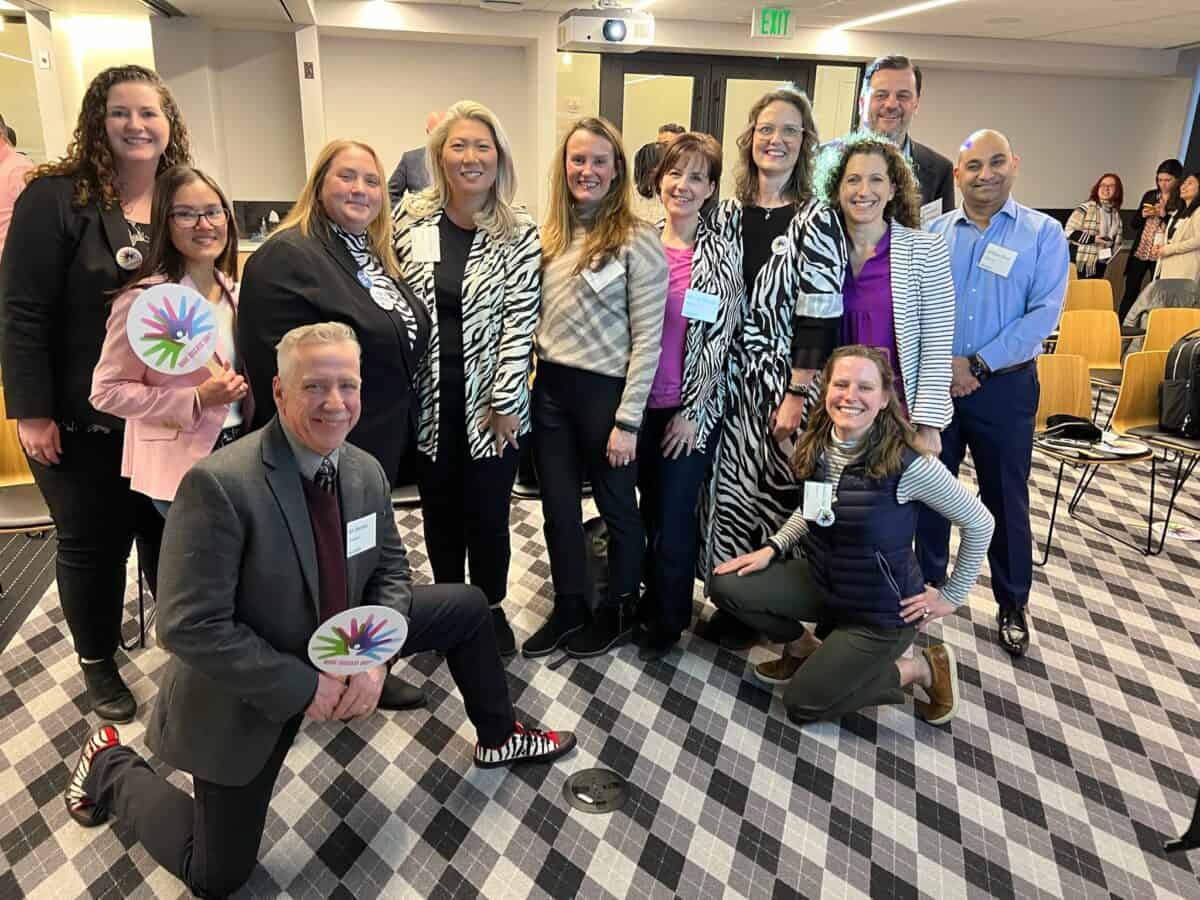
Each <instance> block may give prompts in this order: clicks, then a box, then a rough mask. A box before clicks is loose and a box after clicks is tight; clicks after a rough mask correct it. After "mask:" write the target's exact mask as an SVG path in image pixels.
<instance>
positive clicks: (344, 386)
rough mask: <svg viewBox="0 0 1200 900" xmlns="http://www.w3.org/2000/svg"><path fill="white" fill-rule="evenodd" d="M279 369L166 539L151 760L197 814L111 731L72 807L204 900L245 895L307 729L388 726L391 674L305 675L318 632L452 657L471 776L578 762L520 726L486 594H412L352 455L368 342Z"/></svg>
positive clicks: (381, 669) (562, 736)
mask: <svg viewBox="0 0 1200 900" xmlns="http://www.w3.org/2000/svg"><path fill="white" fill-rule="evenodd" d="M277 350H278V354H279V356H278V363H279V375H278V376H276V378H275V382H274V393H275V404H276V407H277V409H278V415H277V416H276V418H275V419H273V420H272V421H271V422H270V424H268V425H267V426H266V427H265V428H263V429H261V430H259V431H257V432H254V433H253V434H250V435H248V436H247V437H244V438H242V439H241V440H239V441H236V442H234V443H233V444H230V445H229V446H228V447H225V448H223V449H221V450H219V451H217V452H216V453H213V454H212V455H211V456H210V457H208V458H207V459H205V460H204V461H202V462H201V463H199V464H198V465H197V466H196V467H195V468H193V469H192V470H191V471H190V472H188V474H187V475H186V476H185V477H184V479H183V482H182V484H181V485H180V487H179V492H178V494H177V495H176V497H175V503H174V506H173V507H172V509H171V515H170V516H169V518H168V520H167V524H166V531H165V535H164V538H163V544H162V560H161V562H160V568H159V583H158V587H159V594H158V639H159V642H160V643H161V644H162V646H163V647H164V648H165V649H166V650H167V651H168V652H169V653H170V658H169V660H168V662H167V664H166V666H165V667H164V672H165V674H164V675H163V677H162V681H161V684H160V687H159V692H158V702H157V703H156V704H155V708H154V712H153V714H152V716H151V720H150V723H149V726H148V728H147V732H146V743H147V744H148V745H149V747H150V748H151V749H152V750H153V751H154V752H155V753H156V754H158V755H159V756H160V757H161V758H162V759H163V761H164V762H166V763H167V764H169V765H171V766H174V767H175V768H176V769H180V770H182V771H185V772H189V773H190V774H191V775H192V779H193V782H194V787H195V799H193V798H192V797H190V796H188V795H187V794H186V793H185V792H183V791H181V790H179V789H178V788H176V787H174V786H173V785H171V784H170V783H168V782H167V781H166V780H165V779H164V778H163V777H162V776H161V775H158V774H156V773H155V772H154V771H153V770H152V769H151V768H150V767H149V766H148V765H147V764H146V762H145V761H144V760H143V759H142V758H141V757H140V756H138V755H137V754H136V753H135V752H134V751H133V750H132V749H130V748H129V747H126V746H123V745H122V744H121V743H120V738H119V736H118V734H117V730H116V728H114V727H113V726H111V725H106V726H104V727H103V728H101V729H100V730H99V731H97V732H95V733H94V734H93V735H92V736H91V737H90V738H89V739H88V740H87V742H86V743H85V744H84V747H83V749H82V751H81V753H80V756H79V762H78V763H77V764H76V766H75V772H74V776H73V777H72V779H71V782H70V785H69V786H68V787H67V790H66V803H67V809H68V810H69V811H70V814H71V816H72V817H73V818H74V819H75V820H76V821H77V822H79V823H81V824H83V825H87V826H93V825H99V824H100V823H102V822H104V821H105V820H106V819H107V818H108V817H109V816H110V815H114V816H116V817H117V819H119V820H120V821H121V822H122V824H123V825H124V826H125V827H127V828H128V829H130V830H131V831H132V833H133V834H134V835H135V837H136V838H137V840H138V841H139V842H140V843H141V844H142V845H143V846H144V847H145V848H146V850H147V851H148V852H149V853H150V855H151V856H152V857H153V858H154V859H155V860H156V861H157V862H158V863H159V864H160V865H162V866H163V867H164V868H166V869H168V870H169V871H171V872H172V873H173V874H175V875H176V876H177V877H178V878H180V879H181V880H182V881H183V882H184V883H185V884H186V885H187V886H188V887H189V888H190V889H191V890H192V892H193V893H194V894H196V895H197V896H203V897H218V896H224V895H226V894H229V893H231V892H233V891H234V890H236V889H237V888H238V887H239V886H241V885H242V884H243V883H244V882H245V881H246V879H248V878H249V877H250V873H251V871H252V870H253V869H254V865H255V862H256V860H257V857H258V845H259V841H260V840H261V838H262V833H263V827H264V824H265V822H266V815H267V806H268V804H269V803H270V800H271V791H272V788H273V787H274V784H275V779H276V777H277V776H278V774H279V770H280V768H281V767H282V766H283V761H284V757H286V756H287V753H288V749H289V748H290V747H291V744H292V741H293V740H294V739H295V737H296V733H297V732H298V731H299V729H300V725H301V722H302V721H303V720H304V719H305V718H309V719H313V720H315V721H328V720H334V719H342V720H348V719H354V718H362V717H365V716H369V715H370V714H371V713H373V712H374V711H375V708H376V703H377V702H378V700H379V693H380V689H381V687H382V685H383V679H384V676H385V675H386V674H387V665H385V664H381V665H379V666H377V667H376V668H374V669H369V670H367V671H364V672H360V673H358V674H355V675H351V676H349V677H348V678H346V679H342V678H336V677H334V676H331V675H327V674H325V673H323V672H318V671H317V670H316V669H315V668H314V667H313V666H312V665H311V664H310V663H309V661H308V653H307V648H308V642H309V639H310V637H311V636H312V634H313V632H314V630H315V629H316V627H317V625H318V623H319V622H322V621H324V620H325V619H327V618H329V617H330V616H331V615H334V614H336V613H338V612H341V611H343V610H345V609H346V608H347V606H348V605H349V606H362V605H367V604H380V605H383V606H387V607H390V608H392V609H394V610H396V611H397V612H399V613H401V614H402V615H404V616H405V618H406V619H407V620H408V625H409V630H408V639H407V641H406V642H405V644H404V647H403V650H402V653H403V654H404V655H408V654H412V653H420V652H423V651H429V650H440V651H444V652H445V654H446V661H447V663H448V664H449V667H450V673H451V675H452V676H453V677H454V682H455V684H456V685H457V686H458V688H459V690H460V691H461V692H462V695H463V701H464V703H465V705H466V710H467V715H468V717H469V718H470V720H471V722H472V724H474V726H475V730H476V735H477V739H478V743H477V744H476V745H475V764H476V765H477V766H483V767H494V766H502V765H507V764H511V763H518V762H548V761H550V760H553V759H557V758H558V757H560V756H562V755H563V754H565V753H567V752H568V751H570V750H571V748H572V747H574V746H575V736H574V735H573V734H570V733H568V732H558V733H555V732H553V731H541V730H537V729H534V728H530V727H526V726H524V725H522V724H521V723H520V722H518V721H517V720H516V717H515V715H514V713H513V707H512V701H511V699H510V697H509V693H508V681H507V679H506V678H505V675H504V669H503V667H502V665H501V662H500V656H499V654H498V653H497V651H496V639H495V633H494V631H493V629H492V624H491V615H490V613H489V612H488V606H487V599H486V597H485V596H484V595H483V592H482V591H480V590H479V589H478V588H475V587H468V586H467V585H461V584H438V585H432V586H416V587H414V586H413V584H412V578H411V570H410V568H409V564H408V558H407V556H406V554H405V551H404V545H403V544H402V543H401V541H400V534H399V532H398V531H397V529H396V523H395V520H394V519H393V514H392V504H391V497H390V492H389V488H388V479H387V477H386V476H385V475H384V472H383V468H382V467H381V466H380V465H379V463H378V462H376V461H375V459H374V457H372V456H370V455H368V454H367V453H364V452H363V451H362V450H359V449H358V448H357V447H354V446H353V445H351V444H347V443H345V439H346V435H347V433H348V432H349V431H350V429H351V428H353V427H354V424H355V423H356V422H357V421H358V416H359V407H360V390H361V379H360V377H359V346H358V342H357V341H356V340H355V337H354V332H353V331H352V330H351V329H350V328H348V327H347V326H345V325H342V324H339V323H324V324H319V325H308V326H305V327H303V328H296V329H294V330H292V331H290V332H288V333H287V334H286V335H284V338H283V340H282V341H280V342H279V346H278V348H277ZM364 518H371V519H373V525H374V527H373V529H370V531H371V533H372V534H377V535H378V540H375V541H373V542H370V545H369V546H367V547H366V548H365V549H363V548H362V547H361V544H362V542H361V541H359V540H358V537H357V536H358V535H359V534H361V533H362V531H361V529H358V528H356V529H355V532H354V533H355V546H354V548H350V547H348V546H347V545H346V544H344V543H343V537H344V536H346V535H347V534H348V532H347V528H346V526H347V524H349V523H355V524H356V525H357V524H358V523H359V522H360V521H361V520H363V519H364ZM347 551H350V552H349V553H348V552H347ZM351 554H352V555H351ZM347 601H348V602H347Z"/></svg>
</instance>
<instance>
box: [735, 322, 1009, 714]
mask: <svg viewBox="0 0 1200 900" xmlns="http://www.w3.org/2000/svg"><path fill="white" fill-rule="evenodd" d="M914 437H915V432H914V430H913V428H912V426H911V425H910V424H909V422H908V421H907V420H906V419H905V417H904V414H903V412H902V411H901V408H900V402H899V393H898V392H897V390H896V385H895V381H894V377H893V374H892V368H891V366H890V365H889V364H888V361H887V358H886V356H885V354H883V353H882V352H881V351H880V350H878V349H877V348H875V347H864V346H862V345H851V346H847V347H840V348H838V349H837V350H835V351H834V353H833V355H832V356H831V357H830V360H829V363H828V365H827V366H826V369H825V377H824V378H823V379H822V383H821V396H820V400H819V403H818V405H817V407H816V409H815V411H814V413H813V415H812V416H811V418H810V419H809V423H808V427H807V428H806V429H805V431H804V434H803V435H802V436H801V438H800V440H799V442H798V443H797V444H796V452H795V454H794V455H793V457H792V466H793V468H794V469H795V472H796V477H797V478H799V479H801V480H803V481H804V482H805V495H806V502H805V504H804V505H802V506H800V507H798V508H797V509H796V511H795V512H794V513H793V514H792V516H791V518H790V519H788V521H787V522H786V523H785V524H784V526H783V527H782V528H781V529H780V530H779V531H778V532H776V533H775V534H774V535H772V536H771V537H770V538H768V539H767V542H766V545H765V546H763V547H762V548H760V549H758V550H756V551H755V552H753V553H749V554H746V555H744V556H740V557H738V558H736V559H732V560H729V561H727V562H724V563H722V564H721V565H719V566H717V568H716V574H717V577H716V578H714V579H713V584H712V595H713V602H714V603H717V604H718V605H719V606H721V608H723V609H725V610H728V611H729V612H730V613H731V614H732V615H736V616H739V617H741V618H744V619H745V620H746V621H747V622H748V623H750V624H751V625H752V626H753V627H754V628H755V630H761V631H763V632H765V633H766V634H768V635H770V636H771V637H772V638H773V639H774V640H777V641H781V642H783V643H784V656H783V658H782V659H781V660H780V661H778V663H777V664H775V665H774V666H773V667H772V666H770V665H769V664H763V665H760V666H759V667H758V668H757V669H756V672H757V674H758V676H759V678H761V679H762V680H764V681H766V682H767V683H769V684H783V685H786V687H785V688H784V693H783V702H784V706H785V707H786V708H787V713H788V717H789V718H790V719H791V720H792V721H794V722H797V723H800V724H804V723H807V722H816V721H822V720H827V721H837V720H838V719H840V718H841V717H842V716H845V715H848V714H849V713H851V712H854V711H855V710H858V709H862V708H864V707H868V706H878V705H880V704H884V703H903V702H904V689H905V688H911V687H912V686H914V685H920V686H921V687H922V688H924V690H925V693H926V695H927V697H928V700H925V701H921V700H916V701H914V707H915V710H916V713H917V715H919V716H920V717H921V718H922V719H924V720H925V721H926V722H929V723H930V724H931V725H941V724H943V723H945V722H948V721H950V719H952V718H953V717H954V714H955V712H956V710H957V708H958V670H957V666H956V665H955V660H954V652H953V650H952V649H951V648H950V646H949V645H948V644H933V645H931V646H929V647H925V648H923V649H922V650H921V652H919V653H917V654H915V655H913V656H912V657H911V658H905V657H904V656H903V654H904V652H905V651H906V650H907V649H908V648H909V647H911V646H912V644H913V640H914V639H915V638H916V636H917V632H918V631H924V630H925V629H927V628H928V627H929V625H931V624H932V623H933V622H935V621H937V620H938V619H940V618H943V617H945V616H950V615H954V614H955V613H956V612H958V610H959V609H960V608H961V607H963V606H964V605H965V604H966V602H967V596H968V594H969V592H970V590H971V588H972V586H973V585H974V584H975V581H976V579H978V577H979V570H980V568H981V567H982V566H983V558H984V554H985V553H986V551H987V546H988V540H989V538H990V537H991V534H992V527H993V523H992V517H991V515H990V514H989V513H988V511H987V510H986V509H985V508H984V506H983V504H982V503H980V502H979V500H978V498H976V497H975V495H974V493H973V492H972V491H970V490H968V489H967V488H966V487H964V486H963V485H962V484H961V483H960V482H959V481H958V479H957V478H955V477H954V476H953V475H951V474H950V473H949V472H948V471H946V467H945V466H944V465H942V464H941V463H940V462H938V460H937V459H936V458H935V457H934V456H932V455H927V454H924V453H922V452H921V449H920V448H919V447H917V446H915V444H914V441H913V438H914ZM810 486H812V487H818V488H824V493H825V496H824V498H823V499H822V500H821V501H820V502H815V503H811V504H810V503H809V502H807V500H808V495H809V493H810V492H809V487H810ZM815 493H817V492H814V494H815ZM922 508H929V509H932V510H935V511H936V512H937V513H938V514H940V515H943V516H945V517H946V518H947V519H949V520H950V521H952V522H953V523H954V524H955V525H957V526H958V527H959V529H960V530H961V532H962V540H961V541H960V543H959V547H958V556H957V558H956V560H955V565H954V571H953V573H952V575H951V576H950V579H949V580H948V581H947V582H946V584H945V587H944V588H935V587H927V586H926V585H925V582H924V580H923V579H922V577H921V570H920V568H919V567H918V566H917V561H916V557H915V556H914V554H913V549H912V546H913V535H914V532H915V531H916V521H917V511H918V510H919V509H922ZM797 545H799V546H801V547H803V549H804V557H803V558H801V559H788V560H784V559H783V557H784V555H785V554H786V553H788V551H789V550H791V549H792V548H793V547H795V546H797ZM803 622H820V623H821V627H820V629H819V631H820V632H821V633H822V635H823V638H822V639H818V638H817V637H816V636H815V635H814V634H813V633H812V632H809V631H808V630H807V629H806V628H805V626H804V625H803V624H802V623H803Z"/></svg>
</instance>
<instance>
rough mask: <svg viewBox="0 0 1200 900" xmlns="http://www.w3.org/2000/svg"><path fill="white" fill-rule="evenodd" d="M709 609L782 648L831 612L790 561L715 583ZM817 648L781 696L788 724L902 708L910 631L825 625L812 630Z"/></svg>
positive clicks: (804, 570)
mask: <svg viewBox="0 0 1200 900" xmlns="http://www.w3.org/2000/svg"><path fill="white" fill-rule="evenodd" d="M709 591H710V594H711V596H712V601H713V603H715V604H716V605H717V606H718V607H719V608H720V609H723V610H725V611H726V612H728V613H730V614H731V615H734V616H736V617H737V618H739V619H740V620H742V621H743V622H745V623H746V624H747V625H749V626H751V627H752V628H755V629H757V630H758V631H760V632H762V633H763V634H765V635H766V636H767V637H768V638H770V639H771V640H772V641H778V642H780V643H784V642H786V641H794V640H796V639H797V638H799V637H801V636H803V634H804V632H805V627H804V624H803V623H804V622H818V623H820V622H825V621H826V620H828V619H829V618H830V617H829V611H828V609H827V608H826V606H825V604H824V598H823V592H822V591H821V589H820V588H819V587H817V585H816V583H815V582H814V581H813V578H812V574H811V572H810V571H809V568H808V563H807V562H806V561H805V560H803V559H790V560H785V561H783V562H777V563H773V564H772V565H770V566H768V567H767V568H766V569H763V570H762V571H759V572H755V573H753V574H752V575H746V576H738V575H717V576H715V577H714V578H713V580H712V584H711V586H710V588H709ZM817 633H818V635H821V636H823V638H824V640H823V642H822V643H821V646H820V647H819V648H818V649H817V650H816V652H815V653H813V654H812V655H811V656H809V657H808V659H807V660H805V662H804V665H802V666H801V667H800V669H799V671H797V672H796V674H795V676H794V677H793V678H792V680H791V681H790V682H789V683H788V685H787V687H786V688H784V691H783V704H784V707H785V708H786V709H787V713H788V717H789V718H790V719H791V720H792V721H793V722H798V723H801V724H803V723H805V722H817V721H822V720H837V719H840V718H842V716H845V715H848V714H849V713H852V712H854V711H855V710H858V709H863V708H864V707H867V706H882V705H885V704H889V703H903V702H904V691H903V690H902V689H901V687H900V671H899V670H898V669H897V668H896V660H897V659H899V658H900V656H901V655H902V654H903V653H904V651H905V650H907V649H908V648H909V646H910V645H911V644H912V642H913V638H914V637H915V636H916V633H917V630H916V628H914V627H912V626H906V627H903V628H881V627H878V626H874V625H853V624H846V625H832V626H830V625H826V626H825V627H823V628H818V629H817Z"/></svg>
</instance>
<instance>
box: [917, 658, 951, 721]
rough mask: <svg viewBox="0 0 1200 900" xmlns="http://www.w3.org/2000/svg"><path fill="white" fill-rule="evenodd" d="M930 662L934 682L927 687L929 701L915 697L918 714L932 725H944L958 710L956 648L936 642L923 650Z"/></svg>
mask: <svg viewBox="0 0 1200 900" xmlns="http://www.w3.org/2000/svg"><path fill="white" fill-rule="evenodd" d="M921 652H922V653H924V654H925V659H926V660H927V661H928V662H929V670H930V671H931V672H932V673H933V683H932V684H931V685H930V686H929V687H928V688H926V689H925V693H926V694H927V695H928V696H929V702H928V703H926V702H924V701H922V700H917V699H915V698H914V699H913V707H914V708H915V709H916V711H917V715H918V716H920V717H921V718H922V719H924V720H925V721H926V722H928V723H929V724H930V725H942V724H945V723H946V722H949V721H950V720H951V719H953V718H954V714H955V713H956V712H958V665H957V663H955V661H954V650H953V649H951V648H950V647H949V646H947V645H946V644H936V645H935V646H933V647H927V648H926V649H924V650H922V651H921Z"/></svg>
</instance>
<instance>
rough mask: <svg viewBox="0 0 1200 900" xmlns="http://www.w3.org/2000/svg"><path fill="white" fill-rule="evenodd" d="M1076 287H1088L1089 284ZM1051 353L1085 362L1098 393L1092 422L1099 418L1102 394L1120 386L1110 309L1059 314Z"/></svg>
mask: <svg viewBox="0 0 1200 900" xmlns="http://www.w3.org/2000/svg"><path fill="white" fill-rule="evenodd" d="M1079 283H1080V284H1090V283H1091V280H1089V281H1081V282H1079ZM1104 284H1105V285H1106V286H1107V284H1108V282H1104ZM1110 290H1111V289H1110ZM1054 353H1055V355H1057V354H1060V353H1066V354H1075V355H1078V356H1082V357H1083V358H1084V359H1086V360H1087V366H1088V377H1089V379H1090V380H1091V383H1092V384H1093V385H1095V386H1096V387H1098V388H1099V389H1100V390H1099V391H1098V392H1097V393H1096V405H1095V408H1094V410H1093V412H1092V418H1095V417H1096V416H1098V415H1099V414H1100V401H1101V399H1102V398H1103V397H1104V393H1105V391H1106V390H1109V389H1111V388H1115V387H1117V386H1118V385H1119V384H1120V383H1121V325H1120V323H1119V322H1118V321H1117V314H1116V313H1115V312H1114V311H1113V310H1112V309H1108V310H1101V309H1086V310H1074V311H1072V312H1065V313H1063V317H1062V323H1061V327H1060V328H1059V332H1058V343H1057V344H1056V345H1055V347H1054Z"/></svg>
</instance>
